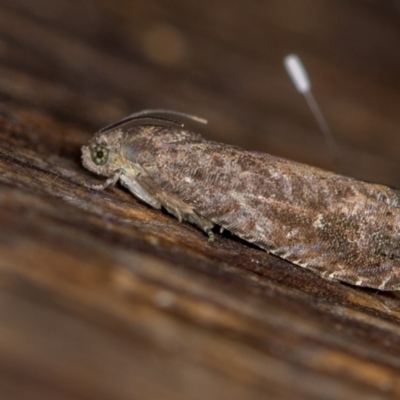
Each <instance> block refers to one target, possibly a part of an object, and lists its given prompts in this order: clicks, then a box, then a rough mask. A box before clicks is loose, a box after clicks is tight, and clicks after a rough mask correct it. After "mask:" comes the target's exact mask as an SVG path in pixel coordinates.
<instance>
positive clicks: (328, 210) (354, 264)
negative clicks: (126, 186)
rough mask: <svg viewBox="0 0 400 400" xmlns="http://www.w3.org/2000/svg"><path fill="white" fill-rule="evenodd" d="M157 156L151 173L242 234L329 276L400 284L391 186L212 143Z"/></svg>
mask: <svg viewBox="0 0 400 400" xmlns="http://www.w3.org/2000/svg"><path fill="white" fill-rule="evenodd" d="M155 154H156V155H155V156H154V160H153V161H152V162H150V163H148V164H147V165H146V166H145V168H146V171H147V173H148V174H149V176H151V177H152V178H153V179H154V180H155V181H157V182H158V183H159V184H160V185H161V186H162V187H163V188H164V189H165V190H167V191H169V192H171V193H173V194H175V195H176V196H178V197H179V198H180V199H182V200H183V201H185V202H186V203H188V204H189V205H191V206H192V207H193V208H194V209H195V210H196V211H197V212H198V213H199V214H201V215H203V216H204V217H206V218H209V219H210V220H212V221H213V222H215V223H216V224H218V225H221V226H222V227H223V228H225V229H227V230H229V231H230V232H232V233H233V234H235V235H237V236H239V237H241V238H242V239H244V240H246V241H248V242H251V243H255V244H257V245H258V246H260V247H261V248H263V249H265V250H267V251H269V252H271V253H273V254H276V255H278V256H280V257H282V258H284V259H287V260H289V261H291V262H293V263H295V264H297V265H300V266H302V267H305V268H308V269H311V270H313V271H316V272H318V273H319V274H321V275H323V276H325V277H327V278H330V279H338V280H341V281H344V282H348V283H351V284H354V285H359V286H368V287H373V288H379V289H381V290H395V289H398V288H399V287H400V277H399V267H400V263H399V257H400V249H399V243H400V231H399V226H400V209H399V208H398V196H397V194H396V192H395V191H393V190H392V189H390V188H387V187H384V186H381V185H372V184H367V183H365V182H361V181H357V180H354V179H351V178H347V177H343V176H340V175H336V174H332V173H329V172H326V171H322V170H319V169H316V168H312V167H309V166H306V165H302V164H297V163H293V162H290V161H287V160H283V159H280V158H276V157H272V156H269V155H266V154H260V153H255V152H248V151H245V150H242V149H239V148H237V147H233V146H226V145H223V144H219V143H213V142H206V141H201V142H197V143H189V142H188V143H185V142H183V143H182V142H180V143H179V144H177V143H174V144H173V145H170V146H169V148H168V149H166V150H165V151H164V150H163V149H162V148H159V147H157V149H156V150H155Z"/></svg>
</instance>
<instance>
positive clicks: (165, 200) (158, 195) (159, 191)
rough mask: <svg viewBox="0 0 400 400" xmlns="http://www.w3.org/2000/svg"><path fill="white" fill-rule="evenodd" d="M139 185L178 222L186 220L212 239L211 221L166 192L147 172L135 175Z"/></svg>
mask: <svg viewBox="0 0 400 400" xmlns="http://www.w3.org/2000/svg"><path fill="white" fill-rule="evenodd" d="M137 181H138V182H139V184H140V186H141V187H142V188H143V189H144V190H145V191H146V192H147V193H149V194H150V195H151V196H152V197H153V198H155V199H156V200H157V201H158V202H159V203H160V204H161V206H162V207H164V208H165V209H166V210H167V211H168V212H169V213H170V214H172V215H173V216H174V217H175V218H177V219H178V221H179V222H182V221H188V222H190V223H191V224H193V225H195V226H197V227H198V228H199V229H201V230H202V231H203V232H205V233H206V234H207V235H208V238H209V240H211V241H212V240H214V234H213V232H212V228H213V226H214V224H213V222H211V221H210V220H208V219H207V218H205V217H203V216H201V215H199V214H197V213H196V211H195V210H194V209H193V207H192V206H190V205H189V204H186V203H185V202H184V201H182V200H181V199H179V198H178V197H177V196H175V195H174V194H171V193H168V192H167V191H165V190H164V189H163V188H162V187H161V186H160V185H158V184H157V183H156V182H154V181H153V180H152V179H151V178H150V177H149V176H148V175H147V174H145V173H140V174H139V175H138V176H137Z"/></svg>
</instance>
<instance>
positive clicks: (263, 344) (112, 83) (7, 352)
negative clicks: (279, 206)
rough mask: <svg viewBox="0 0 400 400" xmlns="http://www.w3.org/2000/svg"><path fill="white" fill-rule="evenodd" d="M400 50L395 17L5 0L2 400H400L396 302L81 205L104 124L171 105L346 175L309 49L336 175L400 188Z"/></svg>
mask: <svg viewBox="0 0 400 400" xmlns="http://www.w3.org/2000/svg"><path fill="white" fill-rule="evenodd" d="M399 46H400V3H399V2H398V1H384V0H380V1H361V0H358V1H356V0H352V1H350V0H346V1H344V0H343V1H342V0H305V1H282V0H279V1H278V0H276V1H253V2H245V1H235V0H229V1H228V0H226V1H225V0H219V1H203V2H194V1H187V0H175V1H174V0H169V1H160V0H158V1H157V0H145V1H141V0H140V1H128V0H114V1H100V0H98V1H94V0H93V1H89V0H79V1H75V0H71V1H65V0H35V1H22V0H0V398H1V399H2V400H3V399H4V400H8V399H13V400H15V399H29V400H32V399H34V400H35V399H40V400H47V399H49V400H50V399H51V400H53V399H79V400H81V399H82V400H86V399H96V400H102V399H118V400H119V399H121V400H125V399H126V400H128V399H160V398H162V399H199V400H200V399H218V400H221V399H229V400H235V399H265V398H271V399H274V400H275V399H296V400H297V399H307V400H310V399H324V400H325V399H355V400H357V399H362V400H369V399H371V400H375V399H381V398H388V399H389V398H399V397H400V383H399V382H400V380H399V376H400V361H399V360H400V329H399V326H400V301H399V298H398V296H397V294H395V293H383V292H377V291H374V290H367V289H362V288H357V287H351V286H348V285H345V284H340V283H338V282H330V281H327V280H325V279H322V278H320V277H318V276H316V275H315V274H313V273H311V272H309V271H307V270H303V269H301V268H299V267H295V266H294V265H292V264H290V263H288V262H285V261H284V260H281V259H278V258H276V257H273V256H271V255H269V254H267V253H266V252H264V251H261V250H260V249H257V248H255V247H253V246H251V245H249V244H247V243H245V242H242V241H240V240H238V239H237V238H235V237H233V236H231V235H229V233H226V232H225V233H224V234H222V235H221V234H219V233H218V232H216V233H215V236H216V238H215V241H214V242H212V243H211V242H208V241H207V238H206V237H205V235H203V234H202V233H201V232H199V231H198V230H197V229H196V228H194V227H192V226H190V225H188V224H180V223H179V222H178V221H176V220H175V219H174V218H172V217H170V216H169V215H167V214H166V213H164V212H162V211H157V210H152V209H150V208H149V207H147V206H146V205H144V204H142V203H141V202H140V201H137V200H136V199H134V198H133V196H131V195H130V194H129V193H128V192H127V191H125V190H123V189H121V188H120V187H119V186H118V185H117V186H116V187H115V188H108V189H107V190H105V191H103V192H94V191H92V190H89V189H87V188H86V187H85V185H84V184H85V183H86V182H93V181H95V179H96V177H94V176H93V175H92V174H90V173H89V172H88V171H86V170H85V169H84V168H83V167H82V166H81V162H80V147H81V146H82V145H83V144H86V143H87V141H88V140H89V139H90V138H91V137H92V135H93V133H94V132H95V131H96V130H97V129H99V128H100V127H102V126H104V125H107V124H109V123H112V122H114V121H116V120H117V119H119V118H121V117H123V116H125V115H127V114H129V113H132V112H136V111H139V110H142V109H146V108H167V109H176V110H179V111H183V112H187V113H192V114H195V115H199V116H201V117H204V118H207V119H208V120H209V124H208V125H206V126H202V125H196V124H191V125H190V126H192V127H193V129H194V130H196V131H198V132H201V133H202V134H203V135H204V136H205V137H207V138H209V139H213V140H218V141H224V142H226V143H233V144H238V145H241V146H243V147H245V148H248V149H254V150H259V151H264V152H268V153H272V154H275V155H280V156H285V157H288V158H290V159H293V160H297V161H303V162H306V163H309V164H314V165H317V166H321V167H324V168H328V169H332V165H331V164H330V161H329V160H330V155H329V154H328V152H327V146H326V143H325V142H324V139H323V137H322V135H321V133H320V132H319V129H318V127H317V125H316V122H315V120H314V118H313V116H312V114H311V112H310V111H309V109H308V107H307V105H306V102H305V100H304V99H303V98H302V96H301V95H300V94H299V93H297V92H296V90H295V89H294V87H293V85H292V83H291V82H290V80H289V78H288V76H287V75H286V72H285V70H284V68H283V57H285V56H286V55H287V54H288V53H292V52H294V53H297V54H298V55H300V57H301V58H302V60H303V62H304V64H305V65H306V68H307V70H308V73H309V75H310V76H311V80H312V84H313V93H314V95H315V97H316V99H317V100H318V102H319V104H320V106H321V108H322V110H323V112H324V114H325V117H326V119H327V121H328V123H329V125H330V128H331V130H332V131H333V132H334V135H335V137H336V140H337V143H338V146H339V148H340V163H339V165H338V166H337V167H336V170H339V171H340V172H342V173H346V174H348V175H352V176H356V177H358V178H362V179H366V180H370V181H376V182H381V183H387V184H391V185H394V186H397V187H400V173H399V172H400V165H399V162H398V160H399V154H400V146H399V142H400V134H399V126H400V112H399V104H400V77H399V71H400V51H399V48H400V47H399ZM373 250H374V249H371V251H373ZM351 267H352V266H351V265H349V268H351Z"/></svg>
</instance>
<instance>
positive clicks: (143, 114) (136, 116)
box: [99, 109, 208, 133]
mask: <svg viewBox="0 0 400 400" xmlns="http://www.w3.org/2000/svg"><path fill="white" fill-rule="evenodd" d="M156 114H167V115H173V116H178V117H183V118H187V119H190V120H192V121H195V122H199V123H201V124H206V123H207V122H208V121H207V120H206V119H204V118H200V117H197V116H195V115H191V114H186V113H183V112H180V111H174V110H163V109H151V110H142V111H139V112H137V113H133V114H130V115H128V116H127V117H124V118H122V119H121V120H119V121H117V122H114V123H112V124H110V125H107V126H106V127H104V128H102V129H100V131H99V132H100V133H103V132H107V131H111V130H113V129H115V128H118V127H121V126H122V125H126V124H128V123H129V124H131V125H132V126H139V125H154V124H155V125H161V126H165V127H167V128H168V127H170V126H171V125H172V126H179V127H181V128H182V127H183V126H184V124H183V123H182V122H177V121H175V120H173V119H170V118H165V117H160V116H158V115H156Z"/></svg>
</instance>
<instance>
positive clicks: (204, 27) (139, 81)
mask: <svg viewBox="0 0 400 400" xmlns="http://www.w3.org/2000/svg"><path fill="white" fill-rule="evenodd" d="M0 7H1V9H0V11H1V12H0V32H1V35H2V36H1V42H0V45H1V46H0V57H1V58H0V59H1V78H0V79H1V80H0V94H1V97H2V99H3V100H10V101H12V102H15V103H18V104H21V103H22V104H24V103H27V104H28V105H29V106H32V105H34V106H35V107H36V108H37V110H40V111H42V112H44V113H46V114H48V115H52V116H54V117H57V118H62V119H63V120H65V122H66V123H68V124H69V125H71V126H76V125H79V126H81V127H84V129H85V130H86V129H87V130H92V131H95V130H97V129H98V128H99V127H101V126H103V125H105V124H108V123H110V122H113V121H114V120H116V119H118V118H120V117H121V116H124V115H126V114H129V113H132V112H134V111H138V110H141V109H145V108H160V107H163V108H168V109H177V110H181V111H185V112H189V113H193V114H196V115H199V116H202V117H204V118H207V119H208V120H209V125H208V126H206V127H201V126H199V127H196V128H197V129H198V130H199V131H201V132H202V133H204V134H205V135H206V136H207V137H209V138H213V139H216V140H221V141H225V142H229V143H235V144H239V145H241V146H244V147H246V148H249V149H257V150H261V151H265V152H270V153H273V154H277V155H283V156H286V157H289V158H293V159H296V160H299V161H304V162H307V163H312V164H315V165H319V166H323V167H326V168H332V166H331V165H329V162H328V160H329V155H327V148H326V145H325V143H324V141H323V138H322V135H321V134H320V133H319V131H318V128H317V126H316V123H315V121H314V119H313V117H312V115H311V112H310V111H309V110H308V108H307V106H306V103H305V101H304V99H303V98H302V97H301V96H300V95H299V94H298V93H297V92H296V91H295V89H294V88H293V86H292V84H291V82H290V81H289V78H288V76H287V75H286V72H285V71H284V68H283V66H282V60H283V57H284V56H285V55H287V54H288V53H292V52H295V53H297V54H298V55H299V56H300V57H301V58H302V60H303V62H304V63H305V65H306V68H307V70H308V72H309V74H310V76H311V80H312V83H313V89H314V95H315V97H316V98H317V100H318V102H319V104H320V107H321V108H322V110H323V112H324V114H325V117H326V119H327V120H328V123H329V125H330V127H331V130H332V131H333V132H334V134H335V137H336V140H337V142H338V144H339V146H340V149H341V166H340V168H339V169H340V170H341V171H344V172H347V174H351V175H354V176H357V177H360V178H364V179H367V180H373V181H380V182H383V183H388V184H392V185H396V184H397V186H400V180H399V178H398V177H399V175H400V174H399V172H400V167H399V163H398V159H399V152H400V150H399V149H400V145H399V144H400V135H399V129H398V126H399V121H400V112H399V104H400V101H399V96H400V78H399V70H400V53H399V51H398V48H399V45H400V9H399V3H398V2H396V1H384V0H382V1H341V0H338V1H329V0H325V1H324V0H314V1H313V0H306V1H298V2H293V1H284V0H283V1H281V0H279V1H278V0H276V1H264V2H251V3H248V2H243V1H223V0H222V1H221V0H219V1H216V2H215V1H205V2H193V1H154V0H153V1H143V2H142V1H122V0H117V1H112V2H111V1H88V0H83V1H82V0H79V1H74V0H69V1H62V0H56V1H45V0H39V1H20V0H2V1H1V2H0Z"/></svg>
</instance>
